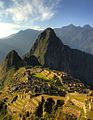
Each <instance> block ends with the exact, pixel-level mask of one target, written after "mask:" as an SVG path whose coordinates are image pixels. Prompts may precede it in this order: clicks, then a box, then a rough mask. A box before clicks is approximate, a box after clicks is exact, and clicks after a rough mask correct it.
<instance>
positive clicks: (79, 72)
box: [29, 28, 93, 85]
mask: <svg viewBox="0 0 93 120" xmlns="http://www.w3.org/2000/svg"><path fill="white" fill-rule="evenodd" d="M31 55H34V56H36V57H37V58H38V60H39V62H40V63H41V64H42V65H43V66H45V67H49V68H51V69H57V70H63V71H65V72H67V73H70V74H71V75H73V76H74V77H76V78H80V79H81V80H83V81H84V82H85V83H87V84H91V85H92V83H93V56H92V55H90V54H86V53H84V52H81V51H79V50H76V49H71V48H70V47H68V46H66V45H64V44H63V43H62V42H61V40H60V39H59V38H58V37H57V36H56V34H55V32H54V31H53V29H51V28H47V29H46V30H45V31H43V32H42V33H41V34H40V35H39V36H38V38H37V40H36V42H35V43H34V45H33V47H32V48H31V50H30V52H29V57H30V56H31Z"/></svg>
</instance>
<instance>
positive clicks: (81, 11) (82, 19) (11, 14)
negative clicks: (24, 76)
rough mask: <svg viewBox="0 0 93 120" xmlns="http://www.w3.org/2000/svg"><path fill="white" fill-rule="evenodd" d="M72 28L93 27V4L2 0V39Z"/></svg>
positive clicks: (88, 0)
mask: <svg viewBox="0 0 93 120" xmlns="http://www.w3.org/2000/svg"><path fill="white" fill-rule="evenodd" d="M69 24H74V25H77V26H83V25H85V24H90V25H91V26H93V0H0V38H2V37H6V36H8V35H10V34H13V33H16V32H18V31H19V30H24V29H28V28H31V29H35V30H41V29H45V28H47V27H52V28H55V27H56V28H58V27H62V26H66V25H69Z"/></svg>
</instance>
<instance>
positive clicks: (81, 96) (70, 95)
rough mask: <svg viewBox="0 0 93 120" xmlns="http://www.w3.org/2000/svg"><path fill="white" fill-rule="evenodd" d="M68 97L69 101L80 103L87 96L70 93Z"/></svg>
mask: <svg viewBox="0 0 93 120" xmlns="http://www.w3.org/2000/svg"><path fill="white" fill-rule="evenodd" d="M69 97H70V99H76V100H78V101H80V102H85V100H86V99H87V94H79V93H70V94H69Z"/></svg>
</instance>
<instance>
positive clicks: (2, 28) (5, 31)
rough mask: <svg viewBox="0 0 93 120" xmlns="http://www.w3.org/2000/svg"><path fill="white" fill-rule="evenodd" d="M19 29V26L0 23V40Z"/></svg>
mask: <svg viewBox="0 0 93 120" xmlns="http://www.w3.org/2000/svg"><path fill="white" fill-rule="evenodd" d="M20 28H21V26H20V25H16V24H11V23H3V22H0V38H2V37H5V36H8V35H9V34H13V33H15V32H16V30H19V29H20Z"/></svg>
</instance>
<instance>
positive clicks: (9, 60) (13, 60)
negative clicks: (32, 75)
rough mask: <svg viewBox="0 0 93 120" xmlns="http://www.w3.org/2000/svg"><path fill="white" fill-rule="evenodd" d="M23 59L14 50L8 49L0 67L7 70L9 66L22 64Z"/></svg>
mask: <svg viewBox="0 0 93 120" xmlns="http://www.w3.org/2000/svg"><path fill="white" fill-rule="evenodd" d="M23 64H24V63H23V60H22V59H21V57H20V56H19V55H18V53H17V52H16V51H15V50H12V51H10V52H9V53H8V54H7V56H6V58H5V60H4V61H3V63H2V69H3V70H5V71H8V70H9V69H10V68H13V67H14V68H18V67H20V66H23Z"/></svg>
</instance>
